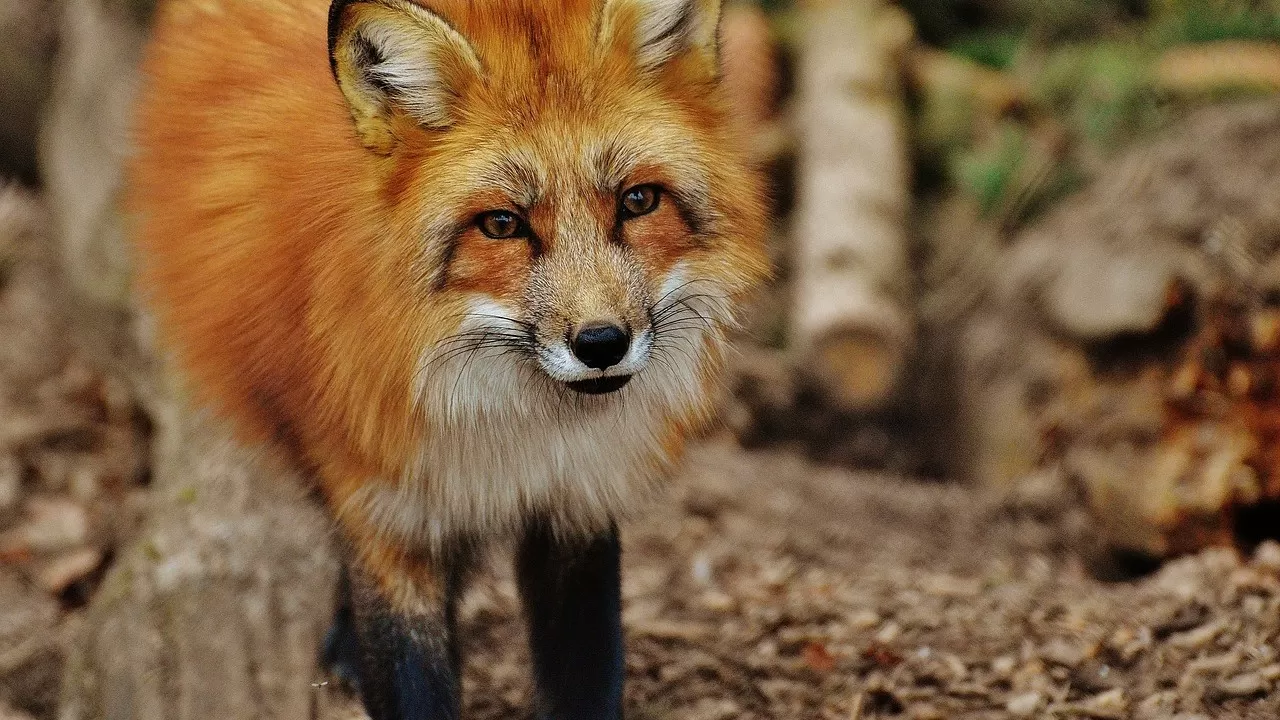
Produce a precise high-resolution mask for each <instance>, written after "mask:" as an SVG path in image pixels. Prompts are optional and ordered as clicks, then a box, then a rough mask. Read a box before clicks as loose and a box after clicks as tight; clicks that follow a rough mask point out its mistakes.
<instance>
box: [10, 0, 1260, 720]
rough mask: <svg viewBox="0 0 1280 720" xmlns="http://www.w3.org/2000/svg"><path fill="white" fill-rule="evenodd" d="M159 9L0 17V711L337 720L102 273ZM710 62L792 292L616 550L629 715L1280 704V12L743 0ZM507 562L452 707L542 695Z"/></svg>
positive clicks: (189, 417)
mask: <svg viewBox="0 0 1280 720" xmlns="http://www.w3.org/2000/svg"><path fill="white" fill-rule="evenodd" d="M316 1H317V2H322V1H323V0H316ZM152 5H153V3H151V2H147V1H145V0H21V1H20V0H0V38H3V44H0V719H2V720H31V719H32V718H35V719H38V720H46V719H52V718H60V719H63V720H74V719H77V718H98V717H104V718H105V717H110V718H170V717H172V718H184V719H190V720H198V719H203V718H210V719H213V718H217V719H218V720H227V719H234V718H256V717H281V718H284V717H288V718H294V717H297V718H333V719H336V718H356V717H360V715H359V711H358V709H356V708H355V707H354V705H353V703H352V702H351V700H350V697H349V693H347V692H345V691H344V689H343V688H342V687H340V684H339V683H337V682H336V680H334V679H332V678H328V677H327V676H326V675H325V673H324V671H323V670H322V669H320V668H318V667H317V666H316V663H315V660H314V658H315V647H316V644H317V643H318V642H319V638H320V636H321V635H322V634H323V632H324V629H325V627H326V626H327V621H328V613H329V611H330V604H331V602H332V599H331V598H332V585H333V578H334V576H335V573H336V566H337V563H336V559H335V555H334V553H333V549H332V547H331V546H330V543H329V542H328V538H329V535H328V529H327V527H326V526H325V524H324V521H323V519H322V518H321V517H320V516H319V515H318V514H317V513H316V512H315V509H314V507H312V506H311V505H310V501H309V500H308V499H307V498H306V497H305V495H304V493H303V492H302V491H301V490H300V489H298V488H299V487H300V484H298V483H294V482H291V481H289V480H288V478H287V476H289V475H290V474H291V473H290V471H289V470H288V469H287V468H280V467H277V466H275V465H273V464H272V462H271V460H270V459H269V458H262V457H259V455H258V454H256V453H254V452H252V451H251V450H248V449H244V448H239V447H237V446H235V444H234V443H232V442H231V441H229V440H228V439H227V438H226V436H225V432H224V430H223V429H222V428H220V427H218V426H217V422H216V419H211V418H208V417H206V416H204V415H203V414H202V413H200V412H199V411H198V410H197V409H192V408H188V407H187V406H186V405H185V404H184V403H183V395H182V392H181V390H180V389H178V386H179V383H177V382H176V381H175V380H174V379H173V378H172V377H171V376H170V374H169V373H168V372H167V371H166V370H165V368H164V363H163V349H161V348H157V347H155V345H154V343H153V340H152V339H151V334H150V331H149V327H148V323H147V316H146V311H145V308H144V307H141V306H140V305H139V303H138V301H137V294H136V292H135V288H134V287H133V286H132V283H131V270H130V268H131V265H132V262H131V258H130V256H129V252H128V249H127V241H126V237H127V236H126V233H127V218H124V217H122V215H121V214H120V212H119V209H118V207H117V200H118V197H119V194H120V191H121V165H122V163H123V161H124V159H125V158H126V157H127V156H128V152H129V130H128V128H129V118H130V103H131V99H132V95H133V92H134V88H135V86H136V84H137V81H138V79H137V76H136V65H137V62H138V59H139V57H140V53H141V50H142V47H143V45H144V43H145V40H146V35H147V25H148V19H149V17H150V15H151V13H152V11H153V7H152ZM722 40H723V42H722V48H723V54H724V60H725V79H724V82H725V85H726V88H727V90H728V92H729V93H730V95H731V97H732V99H733V102H734V103H735V104H736V111H735V117H736V118H738V119H739V121H740V122H741V124H742V131H743V132H744V133H745V134H746V135H747V136H748V137H749V138H750V143H749V146H750V148H751V152H752V153H753V154H754V156H755V158H756V160H758V162H759V163H760V164H761V166H762V167H764V168H765V169H766V171H767V172H768V174H769V177H770V180H771V187H772V191H773V192H772V198H773V203H774V219H775V221H774V227H773V233H772V237H771V247H772V251H773V253H774V258H775V262H776V265H777V268H778V274H777V278H776V281H775V282H774V284H773V285H772V286H771V287H769V288H768V289H767V290H766V291H765V292H763V293H761V295H760V297H759V298H758V299H757V300H756V301H755V303H754V304H753V306H752V307H751V309H750V312H748V313H747V315H746V319H747V323H746V325H747V326H746V328H745V329H744V331H743V333H742V337H741V338H740V339H739V343H738V346H739V353H738V355H737V357H736V358H735V360H734V368H733V373H732V378H731V382H730V384H729V387H727V388H726V391H725V397H724V401H723V405H724V426H723V428H722V429H721V430H719V431H717V432H716V433H714V434H713V435H712V436H711V437H709V438H707V440H706V441H705V442H704V443H703V445H702V446H701V447H700V448H698V449H697V450H696V451H695V452H694V453H693V456H692V458H691V461H690V464H689V468H688V469H687V470H686V471H685V472H684V473H683V474H682V476H681V478H680V479H679V482H677V483H676V484H675V488H674V489H673V490H672V492H671V493H670V495H669V496H668V497H665V498H663V499H662V500H661V501H660V502H659V503H657V506H656V507H655V508H654V509H653V510H652V512H650V513H649V514H648V515H646V516H645V517H644V521H643V522H641V523H636V524H635V525H636V526H635V527H632V528H630V529H628V530H627V534H628V537H627V539H626V546H627V547H628V548H629V551H628V555H627V564H628V567H627V570H626V577H627V580H626V583H627V584H626V590H625V592H626V597H627V615H626V625H627V632H628V638H629V640H628V642H629V649H630V653H631V655H630V658H629V661H628V663H629V664H628V668H629V682H630V686H629V689H628V699H629V700H628V702H629V710H630V712H631V715H632V716H634V717H638V718H651V719H655V720H656V719H658V718H693V719H694V720H718V719H726V720H727V719H728V718H842V719H844V718H855V719H856V718H870V717H910V718H969V717H972V718H1006V717H1024V718H1029V717H1093V718H1130V717H1133V718H1153V719H1154V718H1175V717H1177V718H1184V719H1185V720H1191V719H1192V718H1209V717H1213V718H1234V717H1240V718H1263V717H1268V718H1270V717H1276V716H1277V714H1280V688H1278V687H1277V682H1278V681H1280V647H1278V646H1277V638H1278V637H1280V544H1277V543H1276V542H1275V540H1276V539H1277V538H1280V1H1278V0H1058V1H1056V2H1047V1H1046V0H901V1H900V2H898V3H894V2H889V1H888V0H807V1H805V2H801V1H800V0H796V1H794V2H789V1H786V0H764V1H762V2H759V3H752V2H732V3H730V4H729V5H728V6H727V9H726V15H725V18H724V25H723V38H722ZM501 565H502V564H501V563H495V565H494V567H493V568H492V569H491V570H490V571H488V572H486V573H485V574H484V576H483V577H482V578H480V579H479V580H478V581H477V588H476V591H475V592H474V593H473V594H472V597H470V598H469V599H468V601H467V603H466V604H465V606H464V607H463V609H462V611H461V614H462V618H463V622H464V626H465V628H466V632H467V634H468V637H469V639H468V641H467V643H468V645H467V650H468V656H469V657H470V658H471V660H470V661H469V665H468V671H467V672H468V685H467V688H468V693H469V695H468V701H467V702H468V713H469V714H468V717H476V718H508V717H523V716H524V715H523V714H522V713H524V712H525V711H524V710H523V709H522V708H524V707H526V706H527V702H528V693H529V691H528V682H527V678H526V677H525V671H524V667H525V666H526V663H525V662H524V660H523V656H522V655H521V654H520V653H521V652H522V651H520V650H516V648H519V646H520V644H521V643H520V642H519V635H520V633H521V632H522V631H521V630H520V627H519V620H518V608H517V607H516V604H515V600H514V595H513V592H512V589H511V584H510V581H509V578H508V576H507V573H506V571H505V569H504V568H503V567H502V566H501Z"/></svg>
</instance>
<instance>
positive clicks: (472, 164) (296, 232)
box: [127, 0, 766, 574]
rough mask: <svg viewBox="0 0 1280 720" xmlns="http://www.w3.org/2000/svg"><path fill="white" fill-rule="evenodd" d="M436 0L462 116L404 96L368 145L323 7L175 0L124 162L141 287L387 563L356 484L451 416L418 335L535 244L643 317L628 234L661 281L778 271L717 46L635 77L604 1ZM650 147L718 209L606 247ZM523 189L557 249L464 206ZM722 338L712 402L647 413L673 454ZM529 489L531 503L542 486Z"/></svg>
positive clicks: (246, 422) (576, 288)
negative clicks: (477, 223)
mask: <svg viewBox="0 0 1280 720" xmlns="http://www.w3.org/2000/svg"><path fill="white" fill-rule="evenodd" d="M424 5H425V6H427V7H429V8H430V9H432V10H433V11H435V12H436V13H438V14H439V15H440V16H441V17H443V18H446V19H447V20H448V22H449V23H450V25H451V26H452V27H453V28H456V30H457V32H458V33H459V34H460V35H461V36H463V37H464V38H466V39H467V41H469V42H470V43H471V45H472V47H474V50H475V53H476V55H477V57H478V58H479V59H480V61H481V63H482V65H483V73H484V74H483V78H482V80H477V81H472V82H469V83H463V84H461V85H460V86H459V88H458V98H457V100H456V108H455V109H456V111H457V120H456V122H455V123H454V124H453V125H452V126H451V127H449V128H448V129H446V130H435V129H430V128H424V127H421V126H420V125H418V124H416V123H414V122H413V121H412V119H411V118H409V117H407V116H406V115H405V114H403V113H400V114H396V115H395V116H394V117H392V118H391V120H390V121H389V124H388V125H387V128H388V132H389V137H390V138H392V140H390V141H388V142H390V144H389V145H385V146H383V147H381V149H380V150H378V149H376V148H375V149H374V150H371V149H370V147H367V146H368V145H370V143H362V142H361V138H360V137H359V136H358V134H357V132H356V128H355V124H354V123H353V119H352V111H351V110H350V109H349V107H348V103H347V102H344V97H343V94H342V93H341V92H340V91H339V87H338V86H337V85H336V84H335V81H334V77H333V76H332V75H331V72H330V66H329V60H328V54H327V49H326V16H325V7H324V3H320V2H316V0H168V2H166V3H164V4H162V6H161V9H160V12H159V15H158V19H157V24H156V28H155V35H154V41H153V43H152V45H151V47H150V49H149V51H148V53H147V57H146V61H145V65H144V75H145V86H144V91H143V93H142V95H141V100H140V104H139V110H138V115H137V119H138V122H137V132H136V140H137V148H138V152H137V155H136V157H135V158H134V159H133V161H132V162H131V165H130V172H129V180H130V187H129V193H128V203H127V204H128V207H129V209H130V210H131V212H132V214H133V215H134V222H135V225H134V230H135V231H134V237H135V238H136V242H137V246H138V249H139V251H140V256H141V261H142V268H143V271H142V282H143V284H144V287H145V290H146V291H147V292H148V293H149V297H150V299H151V303H152V305H153V307H154V308H155V311H156V313H157V315H158V317H159V320H160V324H161V328H162V331H163V333H164V335H165V337H166V338H167V340H168V341H169V342H170V344H171V346H172V347H173V349H174V350H175V351H176V354H177V356H178V359H179V360H180V363H181V365H182V366H183V367H184V368H185V369H186V371H187V373H188V374H189V375H190V377H191V379H192V381H193V383H194V385H195V387H196V389H197V390H198V391H199V393H200V397H201V398H202V399H203V400H204V401H207V402H209V403H211V404H212V405H214V406H216V407H218V408H219V409H221V410H222V411H223V412H224V413H225V414H226V415H228V416H229V417H230V418H232V419H233V420H234V421H235V423H236V424H237V425H238V427H239V428H240V429H241V430H242V431H243V432H244V434H245V436H246V437H247V438H249V439H251V440H253V441H259V442H264V441H274V442H278V443H281V444H283V445H284V446H286V447H287V448H288V449H289V450H290V451H291V452H293V453H294V454H295V456H296V458H297V460H298V461H299V462H301V463H304V464H305V465H306V466H308V467H309V468H311V469H313V470H314V471H315V475H316V476H317V480H318V482H319V483H320V486H321V488H322V490H323V491H324V493H325V495H326V497H327V498H328V500H329V502H330V504H331V507H332V508H333V509H334V512H335V514H336V515H337V516H338V517H339V519H340V520H342V521H343V523H344V525H345V526H346V527H347V530H348V534H349V535H350V536H353V537H352V539H353V540H355V541H356V544H357V545H362V546H365V547H366V555H367V558H368V559H369V560H370V562H374V558H375V556H377V557H382V556H384V555H386V551H385V549H378V548H382V547H383V544H384V543H385V542H388V541H386V540H385V536H386V535H387V531H386V530H385V528H382V529H370V528H369V527H366V526H367V525H369V524H370V523H373V522H374V521H373V520H371V519H370V513H371V512H372V511H366V510H365V509H362V508H360V507H359V503H360V502H362V501H360V500H357V499H356V498H358V497H360V492H361V490H362V489H367V488H368V487H369V486H371V485H378V486H385V487H386V488H387V489H388V491H397V489H403V488H402V487H401V486H402V485H403V484H404V483H405V482H406V481H405V480H404V479H403V476H404V475H405V472H406V470H405V469H406V468H408V467H412V466H414V464H415V462H417V460H416V459H415V458H416V457H417V456H418V454H419V453H421V452H422V448H423V447H432V445H431V442H432V434H433V433H435V432H437V431H439V430H440V428H442V427H443V426H444V425H446V424H447V422H448V421H447V420H446V419H445V416H446V414H447V413H446V410H445V409H444V408H440V407H437V406H433V405H431V404H430V403H429V402H423V401H419V399H418V398H417V397H416V396H415V393H414V391H413V388H414V387H415V383H416V382H417V378H418V376H419V374H420V373H421V372H422V368H421V365H422V363H423V354H424V352H426V351H429V350H430V349H431V348H433V347H436V346H438V345H439V344H440V343H442V342H443V341H445V340H447V339H448V338H449V337H450V336H451V335H452V334H453V333H455V332H457V331H458V329H459V327H460V326H461V323H462V317H463V314H464V313H465V312H467V308H468V307H469V305H468V303H469V302H471V301H472V299H474V298H475V297H485V298H491V299H493V300H494V301H495V302H499V303H504V304H505V305H504V306H511V307H520V308H524V307H526V306H527V304H528V302H529V298H530V296H531V295H537V292H535V291H533V290H531V289H530V277H531V274H532V273H534V271H535V265H536V264H537V263H539V262H542V265H546V266H547V267H546V268H543V267H542V265H538V268H539V270H538V271H539V272H542V273H543V275H544V276H545V278H546V280H545V284H546V285H547V287H548V288H550V289H549V290H546V291H545V292H543V294H542V295H539V296H537V298H536V299H537V301H538V302H540V303H543V304H545V305H546V306H547V307H549V308H552V309H553V311H554V313H559V314H558V315H556V317H560V316H563V318H564V321H565V322H578V321H580V320H582V319H584V318H585V317H587V316H590V315H591V314H592V313H596V314H597V315H598V314H600V313H612V314H613V315H618V316H620V317H621V319H623V320H626V321H627V322H631V323H639V324H643V323H644V322H645V318H644V317H642V314H643V313H639V311H637V310H635V308H630V309H628V308H627V307H624V306H625V305H626V302H625V301H624V299H623V298H621V297H620V292H621V291H619V290H617V289H616V288H615V287H613V286H606V285H605V284H601V283H597V281H596V279H595V276H596V275H597V271H598V270H599V269H600V268H604V267H612V265H609V263H614V264H617V263H618V262H620V261H619V260H618V258H617V257H616V256H617V254H618V253H625V257H626V258H627V262H629V263H633V264H634V266H635V267H636V268H638V271H637V272H638V274H639V275H640V277H639V279H637V280H635V282H638V283H640V285H641V286H642V287H643V288H644V289H645V292H647V293H650V295H652V293H654V292H656V288H657V284H658V283H659V282H661V279H662V278H663V277H665V276H667V275H668V274H669V273H671V272H673V268H676V267H677V266H678V265H679V267H680V268H681V272H684V273H688V274H690V275H691V276H693V277H695V278H698V279H704V278H705V279H707V280H706V281H707V282H714V283H715V287H716V288H718V292H722V293H724V294H725V295H726V296H727V298H728V299H729V301H731V302H736V300H737V299H738V298H740V297H741V296H742V294H743V293H745V292H747V291H748V290H749V289H751V288H752V286H753V285H755V284H756V283H757V282H758V281H759V280H761V279H762V278H763V276H764V275H765V273H766V261H765V257H764V253H763V249H762V248H763V242H762V236H763V227H764V215H763V210H762V202H761V197H760V196H761V189H760V184H759V180H758V178H757V176H756V174H755V173H754V172H753V171H752V170H751V168H748V167H746V166H745V165H744V164H743V161H742V160H741V159H740V158H741V154H740V153H739V152H738V150H737V147H736V141H735V140H734V138H733V137H731V135H730V134H729V130H728V127H729V123H728V122H727V119H726V111H725V108H724V106H723V105H722V101H721V99H720V96H719V92H718V89H717V87H716V85H715V79H714V77H713V75H712V74H711V73H710V72H708V70H707V67H706V64H705V62H703V61H702V60H701V59H699V58H698V57H696V56H693V55H690V56H688V57H680V58H676V59H675V60H673V61H672V62H670V63H668V64H667V65H665V66H664V67H663V69H662V70H661V72H659V73H657V74H656V75H654V76H652V77H642V76H641V75H640V74H639V73H638V72H637V69H636V66H635V61H634V58H632V57H631V55H630V54H629V51H628V49H627V48H626V43H621V42H613V43H606V45H605V46H604V47H601V46H600V9H599V6H600V0H562V1H561V2H555V3H548V2H545V1H544V0H490V1H489V2H477V1H474V0H473V1H470V2H467V1H465V0H447V1H446V0H439V1H438V2H430V3H424ZM619 22H621V23H623V24H624V25H625V23H626V22H628V18H627V17H626V16H625V15H624V16H622V18H621V20H620V21H619ZM459 72H461V71H459ZM374 144H376V143H374ZM636 154H641V155H644V159H643V162H639V163H633V164H632V166H630V167H628V168H627V171H626V176H625V177H620V178H617V180H619V181H621V182H624V183H625V184H626V185H628V186H630V185H635V184H638V183H658V184H661V185H663V186H664V187H673V188H677V187H678V188H683V192H685V193H687V194H690V195H696V196H697V197H698V200H697V201H698V202H700V203H701V206H700V207H699V208H698V212H699V213H700V216H699V217H698V218H696V219H691V217H690V216H689V214H688V213H681V212H678V211H677V206H676V204H675V202H667V203H666V204H663V205H661V206H660V207H659V209H658V210H656V211H655V212H654V213H652V214H651V215H647V216H644V217H641V218H637V219H636V220H634V221H631V222H629V223H627V224H626V225H625V226H624V227H623V228H622V231H621V232H622V237H621V238H620V240H621V242H622V244H624V245H625V246H626V248H627V249H626V250H625V251H624V250H619V249H618V248H617V243H616V242H614V243H612V244H610V243H608V242H605V240H608V237H607V235H608V232H609V229H610V228H612V227H613V226H614V224H615V218H614V213H615V205H616V202H615V199H614V196H613V194H612V193H613V190H611V189H609V188H607V187H600V185H601V181H600V177H601V176H603V175H607V174H608V173H609V172H610V168H612V167H614V166H620V165H625V164H626V161H627V159H628V158H629V157H630V156H633V155H636ZM512 188H516V189H520V188H525V189H528V191H529V192H530V193H532V194H533V195H536V202H535V203H534V205H533V206H532V209H531V210H530V214H529V223H530V225H531V226H532V228H533V230H534V232H535V233H536V234H537V235H538V237H539V238H540V240H541V241H542V247H541V248H540V250H539V251H540V253H541V255H540V256H539V255H538V254H537V253H534V252H533V251H531V249H530V247H529V246H528V244H526V243H523V242H520V241H503V240H493V239H490V238H487V237H485V236H484V235H482V234H481V233H480V232H479V230H478V229H476V228H475V227H474V226H469V225H468V222H469V220H470V218H472V217H474V216H476V215H477V214H478V213H481V212H484V211H486V210H492V209H495V208H498V209H501V208H510V207H513V206H514V204H515V201H516V198H513V197H512V196H511V189H512ZM691 224H696V225H699V227H691ZM446 225H447V226H449V227H454V228H461V229H460V230H458V232H457V233H456V237H453V236H451V239H450V240H449V243H448V245H449V251H448V252H449V255H448V258H447V259H448V263H447V268H446V267H445V262H444V259H445V258H444V255H443V253H444V249H443V248H444V246H445V244H446V243H445V242H444V240H442V239H440V238H439V237H437V235H438V234H439V233H438V232H437V230H433V229H432V228H438V227H444V226H446ZM433 233H435V234H433ZM602 238H604V239H603V240H602ZM539 257H541V258H544V259H545V261H540V260H539ZM556 263H560V264H559V265H557V264H556ZM619 282H621V281H619ZM539 287H541V286H539ZM618 287H621V285H619V286H618ZM539 292H542V291H539ZM651 299H652V298H651ZM633 304H634V303H633ZM628 313H630V314H628ZM622 316H625V317H622ZM720 354H721V353H720V350H719V349H718V346H715V347H712V346H708V347H707V348H706V349H705V352H704V353H702V355H701V357H700V360H699V362H698V366H697V373H696V374H697V377H695V378H692V379H690V387H696V388H698V391H697V393H694V394H700V396H699V397H696V398H694V399H691V400H690V401H689V402H687V403H683V404H682V405H680V406H679V407H675V406H673V407H671V408H670V412H669V413H668V416H669V417H667V420H666V421H665V424H666V427H664V428H661V429H660V430H656V431H654V432H655V437H659V436H660V440H659V441H655V442H654V443H653V445H654V447H653V450H652V453H651V454H652V456H653V457H652V458H651V460H650V461H651V462H652V463H653V464H654V466H655V468H658V469H662V468H665V467H667V466H668V465H669V463H670V462H671V461H672V460H673V459H674V456H675V455H676V454H678V451H679V448H681V447H683V441H684V437H685V436H687V435H688V434H689V433H690V432H693V431H694V430H696V429H697V426H698V425H700V424H701V423H703V422H704V421H705V419H706V418H707V417H708V416H709V413H710V407H709V404H710V400H711V397H712V392H711V390H712V386H713V384H714V382H715V381H716V379H717V376H718V368H719V365H720V364H721V361H720V357H719V356H720ZM521 372H523V371H521ZM531 372H532V371H531ZM646 372H647V371H646ZM532 375H537V374H536V373H532ZM642 375H643V373H642ZM538 377H541V376H538ZM521 378H523V379H521V380H520V382H522V383H526V384H528V383H534V382H535V381H533V380H530V379H528V377H526V376H525V375H521ZM545 380H546V378H542V379H541V380H538V381H537V382H539V383H542V384H549V383H547V382H543V381H545ZM548 392H550V391H546V392H544V391H543V390H538V391H537V392H536V393H535V392H534V391H532V390H531V391H530V395H529V400H528V401H529V402H534V403H536V402H547V400H546V398H548V397H552V395H548V394H547V393H548ZM628 392H630V390H625V389H624V390H623V391H622V392H620V393H619V394H618V397H617V398H613V397H610V398H603V399H598V398H588V399H587V401H586V402H585V403H583V408H584V409H583V414H582V417H580V418H578V417H575V418H573V419H572V420H571V422H573V423H577V424H585V425H589V423H590V422H591V419H590V418H591V412H592V408H595V407H603V406H604V404H605V403H625V402H628V396H627V393H628ZM637 392H640V391H639V390H637ZM653 402H657V401H656V400H655V401H653ZM494 417H496V416H494ZM495 422H496V420H495ZM585 425H584V426H585ZM513 432H515V430H513ZM610 432H624V433H625V432H628V428H617V429H616V430H614V429H611V430H610ZM513 452H514V451H513ZM422 481H423V482H425V483H427V484H430V483H431V482H433V480H432V478H430V477H427V478H425V479H423V480H422ZM477 492H483V490H477ZM548 492H551V491H548ZM557 492H559V491H557ZM533 493H534V491H533V490H530V491H529V493H528V497H525V496H524V495H522V496H521V498H524V499H522V500H520V502H521V503H524V504H523V505H521V507H523V508H525V509H526V510H529V509H534V508H535V507H536V506H537V505H538V503H539V502H544V500H539V499H538V497H540V496H537V497H535V495H534V494H533ZM553 501H554V498H553V500H552V501H547V502H553ZM601 502H605V501H604V500H601ZM543 509H544V510H545V509H546V508H543ZM551 512H553V513H554V510H551ZM393 544H394V543H393ZM377 562H382V561H377ZM375 564H376V563H375ZM389 574H393V573H389Z"/></svg>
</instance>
